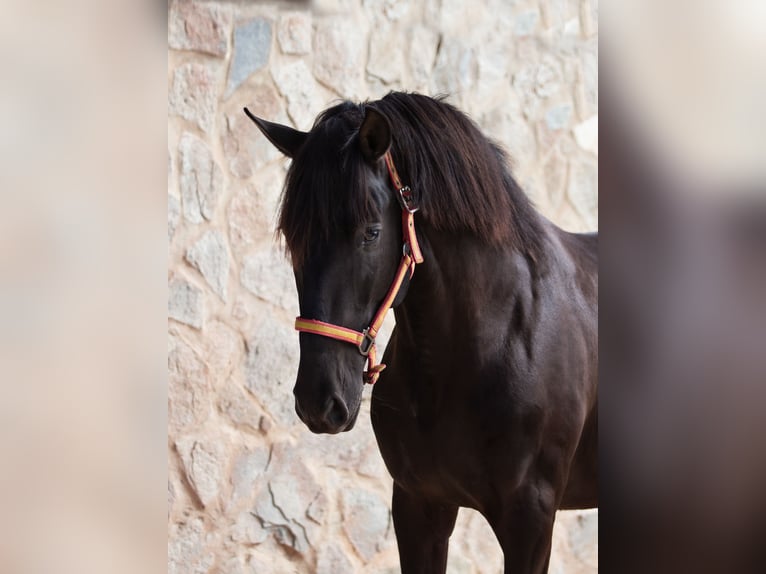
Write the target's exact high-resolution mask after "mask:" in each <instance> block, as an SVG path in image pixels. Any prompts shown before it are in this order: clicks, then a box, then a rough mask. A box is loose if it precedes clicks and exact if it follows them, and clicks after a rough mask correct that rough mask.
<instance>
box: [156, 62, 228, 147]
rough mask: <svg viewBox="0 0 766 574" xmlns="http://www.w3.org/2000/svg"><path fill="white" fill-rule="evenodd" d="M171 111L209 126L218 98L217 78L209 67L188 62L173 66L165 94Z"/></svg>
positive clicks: (191, 120)
mask: <svg viewBox="0 0 766 574" xmlns="http://www.w3.org/2000/svg"><path fill="white" fill-rule="evenodd" d="M168 100H169V103H170V111H171V113H173V114H175V115H177V116H181V117H182V118H184V119H185V120H187V121H190V122H193V123H195V124H197V126H199V128H200V129H201V130H202V131H205V132H210V131H212V129H213V125H214V123H215V115H216V105H217V102H218V78H217V73H216V72H215V71H214V70H213V68H212V67H210V66H207V65H204V64H197V63H189V64H183V65H181V66H179V67H178V68H176V70H175V72H174V73H173V84H172V87H171V89H170V94H169V95H168Z"/></svg>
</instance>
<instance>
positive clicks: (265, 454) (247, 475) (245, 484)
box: [228, 446, 270, 508]
mask: <svg viewBox="0 0 766 574" xmlns="http://www.w3.org/2000/svg"><path fill="white" fill-rule="evenodd" d="M269 458H270V449H269V448H268V447H265V446H261V447H258V448H255V449H252V450H250V449H248V450H245V451H243V452H241V453H240V454H239V455H238V456H237V460H236V461H235V462H234V468H233V469H232V472H231V477H230V481H231V487H232V491H231V498H230V500H229V504H228V507H229V508H231V507H234V506H236V505H238V504H240V503H241V502H242V501H245V500H248V499H250V498H252V497H253V496H254V495H255V493H256V492H258V489H259V488H260V486H261V480H262V477H263V475H264V473H265V471H266V467H267V466H268V465H269Z"/></svg>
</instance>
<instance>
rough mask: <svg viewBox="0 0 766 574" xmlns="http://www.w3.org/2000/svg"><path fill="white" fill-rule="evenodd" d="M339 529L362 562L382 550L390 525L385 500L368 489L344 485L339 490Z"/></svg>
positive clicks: (389, 514)
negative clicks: (340, 493)
mask: <svg viewBox="0 0 766 574" xmlns="http://www.w3.org/2000/svg"><path fill="white" fill-rule="evenodd" d="M342 509H343V531H344V532H345V533H346V536H347V537H348V539H349V540H350V541H351V544H352V546H353V547H354V550H356V551H357V553H358V554H359V556H361V557H362V558H363V559H364V560H365V561H369V560H371V559H372V557H373V556H375V554H377V553H378V551H379V550H381V549H382V547H383V544H384V542H385V538H386V536H387V535H388V534H389V529H390V527H391V513H390V511H389V509H388V502H387V501H385V500H383V498H382V497H381V496H380V495H379V494H377V493H375V492H372V491H370V490H365V489H363V488H348V489H345V490H343V493H342Z"/></svg>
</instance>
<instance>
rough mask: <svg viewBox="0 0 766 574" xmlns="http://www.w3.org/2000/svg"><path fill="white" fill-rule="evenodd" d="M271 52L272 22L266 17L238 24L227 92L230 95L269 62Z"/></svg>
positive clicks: (235, 31)
mask: <svg viewBox="0 0 766 574" xmlns="http://www.w3.org/2000/svg"><path fill="white" fill-rule="evenodd" d="M270 52H271V22H269V21H268V20H266V19H265V18H255V19H253V20H250V21H248V22H243V23H241V24H237V26H236V28H235V29H234V56H233V58H232V60H231V67H230V68H229V83H228V85H227V88H226V94H227V95H230V94H231V93H232V92H233V91H234V90H236V89H237V88H238V87H239V86H240V85H241V84H242V82H244V81H245V80H246V79H247V78H248V77H249V76H250V74H252V73H253V72H256V71H258V70H260V69H261V68H263V67H265V66H266V64H268V63H269V53H270Z"/></svg>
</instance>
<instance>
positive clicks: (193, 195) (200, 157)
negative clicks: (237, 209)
mask: <svg viewBox="0 0 766 574" xmlns="http://www.w3.org/2000/svg"><path fill="white" fill-rule="evenodd" d="M178 152H179V157H180V162H181V176H180V185H181V202H182V207H183V214H184V219H186V220H187V221H189V222H191V223H201V222H202V221H204V220H210V219H211V218H212V217H213V214H214V213H215V210H216V207H217V206H218V199H219V198H220V196H221V194H222V192H223V172H222V171H221V168H220V167H218V164H217V163H216V162H215V160H214V159H213V154H212V153H211V152H210V148H209V147H208V146H207V144H206V143H205V142H204V141H202V140H201V139H199V138H198V137H197V136H195V135H192V134H190V133H184V134H183V135H182V136H181V141H180V142H179V144H178Z"/></svg>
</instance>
